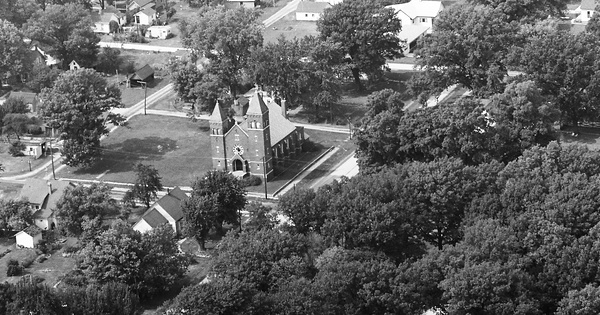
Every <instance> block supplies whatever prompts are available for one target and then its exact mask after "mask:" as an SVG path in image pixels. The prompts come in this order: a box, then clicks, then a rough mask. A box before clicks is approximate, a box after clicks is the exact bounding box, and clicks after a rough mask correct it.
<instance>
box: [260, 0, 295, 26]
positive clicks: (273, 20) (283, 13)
mask: <svg viewBox="0 0 600 315" xmlns="http://www.w3.org/2000/svg"><path fill="white" fill-rule="evenodd" d="M299 3H300V0H293V1H292V2H290V3H288V4H287V5H286V6H285V7H283V8H281V10H279V11H277V12H275V14H273V15H271V16H270V17H269V18H267V19H266V20H264V21H263V24H264V25H265V27H269V26H271V25H273V24H275V23H276V22H277V21H279V20H281V19H282V18H283V17H284V16H286V15H288V14H290V13H292V12H294V11H296V9H297V8H298V4H299Z"/></svg>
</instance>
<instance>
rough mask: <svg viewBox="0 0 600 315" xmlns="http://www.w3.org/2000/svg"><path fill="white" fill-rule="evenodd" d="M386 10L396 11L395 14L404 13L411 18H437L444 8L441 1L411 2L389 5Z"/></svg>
mask: <svg viewBox="0 0 600 315" xmlns="http://www.w3.org/2000/svg"><path fill="white" fill-rule="evenodd" d="M386 8H391V9H394V11H395V12H398V11H402V12H404V14H406V15H407V16H408V17H409V18H411V19H414V18H416V17H420V16H422V17H436V16H438V14H439V13H440V11H442V9H443V8H444V5H443V4H442V2H441V1H428V0H411V1H410V2H407V3H401V4H394V5H388V6H386Z"/></svg>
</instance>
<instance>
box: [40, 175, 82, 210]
mask: <svg viewBox="0 0 600 315" xmlns="http://www.w3.org/2000/svg"><path fill="white" fill-rule="evenodd" d="M48 182H49V183H50V184H51V185H52V194H51V195H50V196H49V197H48V204H47V205H46V208H47V209H49V210H54V209H55V208H56V204H57V203H58V200H59V199H60V198H61V197H62V196H63V195H64V194H65V191H66V190H67V188H69V187H72V188H75V187H76V186H75V184H73V183H71V182H66V181H61V180H49V181H48Z"/></svg>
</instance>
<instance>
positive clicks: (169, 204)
mask: <svg viewBox="0 0 600 315" xmlns="http://www.w3.org/2000/svg"><path fill="white" fill-rule="evenodd" d="M186 198H187V197H186ZM183 200H184V199H179V198H177V197H175V196H173V195H171V193H169V194H167V195H164V196H163V197H162V198H160V199H158V201H157V202H156V204H158V205H159V206H161V207H162V208H163V209H164V210H165V211H166V212H167V213H168V214H169V215H170V216H171V218H173V220H175V221H179V220H181V219H182V218H183V210H182V209H181V202H182V201H183Z"/></svg>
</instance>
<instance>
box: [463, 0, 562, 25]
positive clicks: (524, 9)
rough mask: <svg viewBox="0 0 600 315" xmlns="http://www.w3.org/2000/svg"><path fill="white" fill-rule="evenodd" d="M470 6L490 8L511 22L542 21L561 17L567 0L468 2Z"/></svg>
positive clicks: (472, 0) (478, 0)
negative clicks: (550, 16)
mask: <svg viewBox="0 0 600 315" xmlns="http://www.w3.org/2000/svg"><path fill="white" fill-rule="evenodd" d="M469 2H470V3H472V4H481V5H486V6H490V7H492V8H494V9H496V10H498V11H500V12H502V13H504V14H506V15H507V16H508V17H509V18H510V19H511V20H517V21H518V20H531V19H542V18H546V17H548V16H549V15H553V16H556V17H562V16H563V12H564V11H565V10H566V9H567V4H569V1H568V0H524V1H514V0H469Z"/></svg>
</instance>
